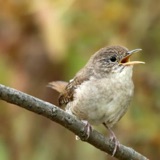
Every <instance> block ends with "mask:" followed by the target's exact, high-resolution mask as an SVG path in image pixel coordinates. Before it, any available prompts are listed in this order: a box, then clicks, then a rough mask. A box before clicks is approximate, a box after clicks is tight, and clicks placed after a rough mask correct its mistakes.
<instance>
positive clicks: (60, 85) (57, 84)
mask: <svg viewBox="0 0 160 160" xmlns="http://www.w3.org/2000/svg"><path fill="white" fill-rule="evenodd" d="M67 84H68V83H67V82H64V81H53V82H50V83H48V85H47V87H50V88H52V89H54V90H56V91H57V92H59V93H63V92H64V91H65V88H66V86H67Z"/></svg>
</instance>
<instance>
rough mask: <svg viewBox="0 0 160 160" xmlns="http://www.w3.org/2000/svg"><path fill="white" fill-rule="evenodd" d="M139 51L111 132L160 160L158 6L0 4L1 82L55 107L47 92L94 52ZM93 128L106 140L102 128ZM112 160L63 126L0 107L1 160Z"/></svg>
mask: <svg viewBox="0 0 160 160" xmlns="http://www.w3.org/2000/svg"><path fill="white" fill-rule="evenodd" d="M114 44H119V45H123V46H126V47H128V48H129V49H135V48H142V49H143V51H142V52H141V53H137V54H135V55H134V56H133V57H132V58H133V59H136V60H142V61H145V62H146V64H145V65H137V66H135V68H134V76H133V79H134V83H135V95H134V99H133V101H132V104H131V106H130V108H129V111H128V112H127V114H126V115H125V116H124V117H123V118H122V120H121V121H120V122H119V123H118V124H117V125H116V126H115V127H114V131H115V134H116V135H117V137H118V139H119V140H120V142H121V143H122V144H124V145H127V146H130V147H132V148H134V149H135V150H137V151H138V152H140V153H142V154H144V155H145V156H147V157H148V158H150V159H152V160H157V159H159V158H160V2H159V0H141V1H139V0H130V1H128V0H121V1H119V0H87V1H86V0H41V1H38V0H31V1H28V0H5V1H3V0H0V83H1V84H4V85H7V86H10V87H13V88H16V89H18V90H21V91H23V92H26V93H28V94H30V95H33V96H36V97H38V98H41V99H43V100H45V101H49V102H51V103H54V104H57V100H56V99H57V97H58V94H57V93H56V92H55V91H53V90H51V89H49V88H47V87H46V85H47V83H48V82H50V81H53V80H65V81H68V80H69V79H71V78H72V77H73V76H74V74H75V73H76V72H77V71H78V70H79V69H80V68H81V67H82V66H83V65H84V64H85V63H86V62H87V60H88V59H89V57H90V56H91V55H92V54H93V53H94V52H95V51H97V50H98V49H100V48H101V47H104V46H107V45H114ZM97 129H98V130H99V131H100V132H101V133H103V134H104V135H106V136H108V132H107V131H106V129H105V128H103V127H102V126H99V127H97ZM28 159H29V160H45V159H47V160H57V159H58V160H70V159H73V160H81V159H92V160H98V159H101V160H111V159H114V158H111V157H110V156H108V155H107V154H105V153H103V152H101V151H99V150H98V149H96V148H94V147H92V146H91V145H89V144H87V143H84V142H81V141H76V140H75V136H74V134H73V133H71V132H70V131H68V130H66V129H65V128H63V127H62V126H60V125H58V124H56V123H54V122H52V121H50V120H48V119H46V118H44V117H41V116H39V115H36V114H34V113H31V112H29V111H26V110H24V109H22V108H19V107H17V106H14V105H11V104H7V103H6V102H3V101H0V160H28Z"/></svg>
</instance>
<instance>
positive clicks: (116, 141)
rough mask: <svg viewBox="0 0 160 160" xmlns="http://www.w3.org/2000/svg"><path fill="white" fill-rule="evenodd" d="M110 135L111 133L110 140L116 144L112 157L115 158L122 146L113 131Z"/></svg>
mask: <svg viewBox="0 0 160 160" xmlns="http://www.w3.org/2000/svg"><path fill="white" fill-rule="evenodd" d="M110 133H111V135H110V140H111V141H112V142H113V143H114V144H115V146H114V149H113V152H112V157H113V156H114V155H115V153H116V151H117V148H118V147H119V146H120V143H119V141H118V139H117V137H116V136H115V134H114V132H113V131H112V132H110Z"/></svg>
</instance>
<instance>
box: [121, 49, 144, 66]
mask: <svg viewBox="0 0 160 160" xmlns="http://www.w3.org/2000/svg"><path fill="white" fill-rule="evenodd" d="M141 50H142V49H134V50H131V51H128V52H127V56H126V57H124V58H123V59H122V60H121V61H120V64H122V65H124V66H130V65H134V64H145V62H142V61H130V56H131V55H132V54H133V53H136V52H139V51H141Z"/></svg>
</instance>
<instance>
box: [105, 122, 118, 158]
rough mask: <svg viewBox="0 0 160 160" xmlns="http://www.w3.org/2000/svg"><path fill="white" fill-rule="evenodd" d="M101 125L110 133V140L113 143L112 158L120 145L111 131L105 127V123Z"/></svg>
mask: <svg viewBox="0 0 160 160" xmlns="http://www.w3.org/2000/svg"><path fill="white" fill-rule="evenodd" d="M103 125H104V126H105V127H106V128H107V129H108V130H109V132H110V140H111V141H113V142H114V143H115V146H114V150H113V153H112V156H114V155H115V153H116V151H117V148H118V147H119V146H120V143H119V141H118V139H117V137H116V135H115V134H114V132H113V131H112V129H111V128H110V127H108V126H107V125H106V123H103Z"/></svg>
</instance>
